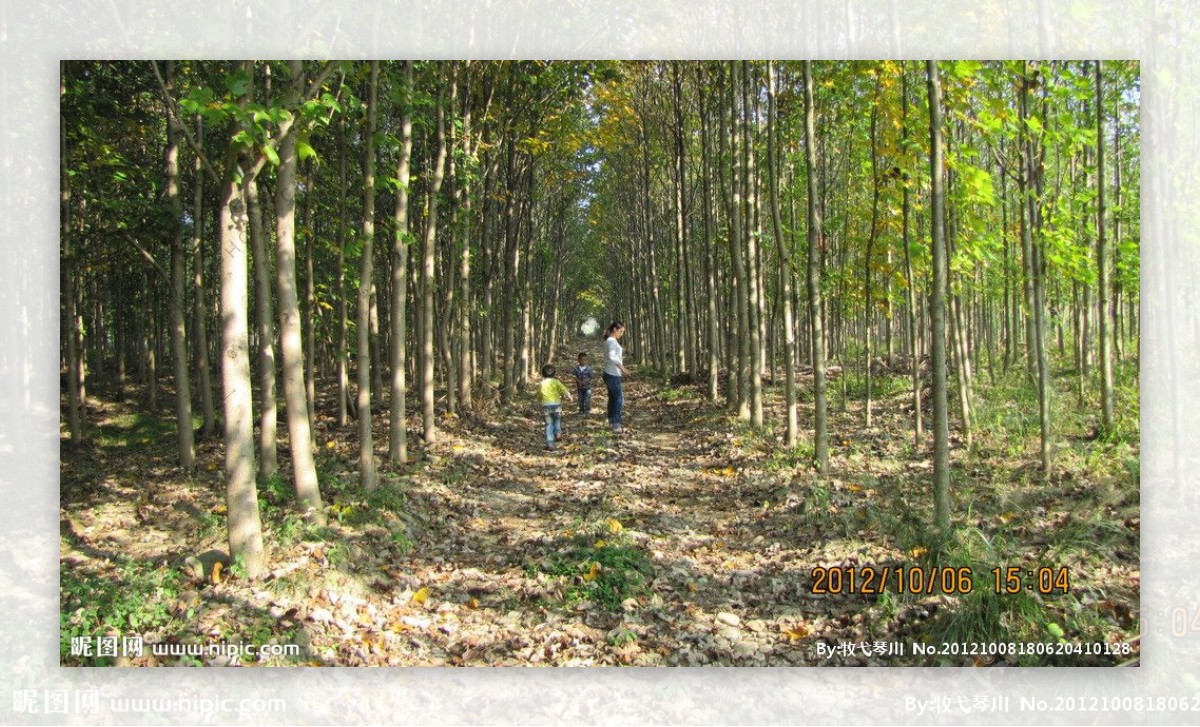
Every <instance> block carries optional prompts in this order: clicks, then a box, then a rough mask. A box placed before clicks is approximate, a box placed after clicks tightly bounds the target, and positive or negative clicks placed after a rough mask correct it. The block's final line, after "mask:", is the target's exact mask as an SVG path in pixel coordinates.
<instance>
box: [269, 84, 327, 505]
mask: <svg viewBox="0 0 1200 727" xmlns="http://www.w3.org/2000/svg"><path fill="white" fill-rule="evenodd" d="M290 70H291V76H292V89H291V91H290V92H289V96H290V99H291V100H293V101H294V100H295V99H296V97H297V95H298V90H299V86H298V84H300V82H301V75H300V70H301V64H300V62H299V61H292V62H291V64H290ZM297 133H298V132H297V131H296V130H295V129H293V130H292V131H291V132H290V133H288V134H287V135H286V136H284V137H283V139H282V140H281V141H280V144H279V150H278V153H279V170H278V172H277V180H276V184H275V225H276V227H275V241H276V259H277V263H278V265H277V269H276V277H277V281H276V282H277V284H278V286H279V342H280V346H279V347H280V349H281V352H282V354H283V396H284V400H285V401H286V402H287V427H288V448H289V451H290V452H291V455H292V477H293V479H294V485H295V490H296V497H297V499H299V500H300V502H301V503H303V504H304V506H305V507H306V509H307V516H308V517H309V518H310V519H311V520H312V521H313V522H315V523H317V524H324V522H325V513H324V510H323V509H322V502H321V490H320V486H319V482H318V479H317V468H316V462H315V460H314V457H313V442H312V429H311V428H310V425H309V403H308V391H307V388H306V383H305V380H304V344H303V341H302V339H301V334H300V329H301V326H300V304H299V297H298V295H297V291H296V224H295V222H296V165H297V160H296V134H297ZM309 193H310V194H311V193H312V190H309ZM310 277H311V276H310ZM308 345H309V346H312V345H313V341H312V340H311V339H310V340H309V342H308Z"/></svg>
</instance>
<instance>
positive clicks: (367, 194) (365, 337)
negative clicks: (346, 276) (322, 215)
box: [358, 61, 379, 490]
mask: <svg viewBox="0 0 1200 727" xmlns="http://www.w3.org/2000/svg"><path fill="white" fill-rule="evenodd" d="M368 84H369V86H368V89H369V90H368V96H369V98H368V101H367V118H366V126H365V128H364V129H363V140H364V142H365V147H366V149H365V152H364V156H363V216H362V236H363V245H362V260H361V265H362V267H361V275H360V276H359V279H358V484H359V485H361V486H362V488H363V489H365V490H373V489H375V487H376V485H378V484H379V476H378V473H377V472H376V468H375V440H374V437H373V434H372V431H371V423H372V422H371V336H370V334H371V286H372V284H373V281H374V279H375V277H374V262H375V118H376V114H377V113H378V108H377V106H378V104H377V98H376V95H377V89H378V86H379V61H371V77H370V80H369V81H368Z"/></svg>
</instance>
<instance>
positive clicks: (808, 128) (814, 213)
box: [804, 61, 829, 474]
mask: <svg viewBox="0 0 1200 727" xmlns="http://www.w3.org/2000/svg"><path fill="white" fill-rule="evenodd" d="M813 116H814V113H813V79H812V62H811V61H804V146H805V168H806V171H807V176H808V318H809V321H811V325H812V339H813V345H812V349H813V356H812V358H813V398H814V401H815V403H814V408H815V411H814V414H813V417H814V422H815V424H814V429H815V431H814V432H813V450H814V452H815V456H816V463H817V471H818V472H820V473H822V474H824V473H825V471H826V469H827V468H828V466H829V434H828V424H827V410H828V406H827V404H826V401H825V346H824V332H823V326H822V321H821V317H822V311H821V270H820V261H819V258H820V247H821V215H820V213H819V212H818V207H817V178H816V173H817V169H818V167H817V150H816V146H815V145H816V139H817V133H816V128H815V124H814V119H813Z"/></svg>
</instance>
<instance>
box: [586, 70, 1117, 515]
mask: <svg viewBox="0 0 1200 727" xmlns="http://www.w3.org/2000/svg"><path fill="white" fill-rule="evenodd" d="M814 66H815V69H814ZM1137 70H1138V69H1137V64H1136V63H1118V62H1105V63H1103V64H1101V63H1098V62H1088V61H1081V62H1047V63H1033V62H1006V63H987V64H985V63H976V62H955V63H944V64H932V63H930V64H926V66H925V67H924V68H922V67H920V65H919V64H916V63H901V62H847V63H817V64H810V63H780V64H775V63H765V64H762V63H759V64H755V63H748V62H726V63H707V64H691V63H688V64H684V63H678V62H670V63H652V64H644V65H642V66H641V67H640V68H638V69H635V70H632V71H631V76H633V81H632V82H627V83H625V84H623V85H617V84H612V85H610V86H609V87H607V88H605V89H603V92H602V93H600V94H599V96H600V103H601V104H602V105H603V106H604V108H606V109H607V112H608V113H609V114H611V115H613V116H615V117H619V118H621V121H620V122H619V123H618V122H614V123H612V124H611V125H610V127H611V136H610V137H605V138H604V139H603V140H602V150H603V151H602V157H603V159H604V163H605V164H607V165H609V166H610V167H612V168H614V169H615V170H616V173H614V174H608V175H604V176H603V177H602V178H603V179H604V180H605V181H606V183H607V184H608V186H607V187H606V188H605V195H606V197H605V199H606V201H607V204H605V205H604V206H603V207H602V208H601V209H602V210H603V214H601V215H599V217H600V219H599V220H598V221H597V225H598V226H600V227H601V228H602V229H604V230H605V231H606V233H607V235H606V236H607V239H609V240H610V245H612V246H613V248H614V249H616V250H618V251H619V253H618V254H616V255H614V256H612V259H613V260H614V263H613V267H612V270H611V274H612V275H613V276H614V277H618V278H620V279H622V280H623V281H625V282H626V283H627V285H624V286H622V287H621V290H623V291H627V293H626V294H625V296H624V298H623V299H622V306H623V307H624V308H625V309H626V310H627V311H629V313H628V315H629V318H631V319H632V320H633V321H634V322H635V324H640V325H635V326H634V327H633V330H632V338H633V339H634V340H635V341H637V343H638V345H636V346H635V350H637V351H638V352H640V353H642V354H643V357H644V360H646V361H648V362H649V363H652V364H653V365H655V366H657V367H660V368H663V369H683V370H688V371H697V370H699V371H702V372H703V371H707V377H706V378H707V381H706V387H707V390H708V392H709V396H710V397H712V398H716V397H717V395H718V384H719V381H718V376H717V374H718V370H721V369H723V370H725V371H728V372H729V386H728V396H727V397H726V400H727V402H728V404H729V406H730V407H731V408H733V409H734V410H736V411H737V413H738V415H739V416H740V417H742V418H744V419H748V420H750V421H751V422H752V423H754V424H762V423H763V417H764V414H763V409H762V391H763V379H762V377H763V375H764V374H765V373H767V372H774V371H776V370H778V369H779V368H780V367H779V366H778V364H779V362H780V360H782V361H784V362H788V363H787V364H785V365H783V366H782V369H783V370H782V374H783V378H784V382H785V389H786V391H787V415H786V422H787V427H788V433H787V437H788V438H787V442H788V444H789V446H790V445H794V444H795V443H796V441H797V437H798V421H797V415H796V411H797V407H796V393H795V392H796V379H795V372H796V366H797V365H801V364H807V365H808V366H810V367H811V371H812V376H813V380H814V383H813V389H814V395H813V399H814V407H813V409H814V412H813V418H812V419H813V421H812V426H811V429H812V430H813V431H814V451H815V459H816V464H817V467H818V468H819V469H821V470H823V469H824V468H825V466H826V462H827V457H828V442H827V438H828V435H827V429H828V424H827V415H826V412H827V407H828V404H827V397H826V384H825V378H826V372H825V368H826V364H827V361H830V360H832V361H835V362H836V363H837V364H838V365H839V366H846V367H849V366H855V367H856V368H857V369H858V370H859V371H861V372H862V375H863V377H864V378H865V389H866V396H865V401H864V402H863V403H864V406H863V415H864V419H865V425H866V426H868V427H870V426H871V425H872V409H873V402H872V376H873V374H874V372H875V371H876V370H877V366H876V365H874V364H878V363H880V361H879V360H878V359H882V360H883V362H885V363H891V362H893V361H894V360H895V359H896V355H897V351H898V350H899V351H900V352H902V354H903V357H905V358H907V360H908V361H910V362H913V365H912V366H911V367H910V371H911V375H912V377H913V384H912V395H913V404H912V411H913V431H914V437H915V440H916V442H917V443H918V444H920V443H921V442H922V437H923V429H924V424H925V423H924V422H923V420H922V404H923V401H922V391H923V389H924V387H923V385H922V381H921V368H920V361H922V360H924V359H925V358H926V357H928V358H929V360H930V363H931V369H932V370H931V371H930V374H931V378H932V396H933V407H932V408H933V411H934V429H935V434H936V435H937V436H935V442H936V443H937V446H936V452H935V453H936V455H937V457H936V461H937V463H938V471H939V477H938V481H939V483H945V482H946V477H945V472H946V466H947V465H946V462H947V442H948V437H947V436H946V434H945V432H946V430H947V428H948V413H947V411H946V409H945V407H944V406H943V402H944V401H947V394H946V386H947V385H948V384H950V383H952V384H954V385H955V392H954V393H955V394H956V396H955V397H954V398H955V399H956V400H957V407H956V414H957V419H958V425H959V427H960V428H961V432H962V435H963V438H964V440H965V441H966V443H967V446H968V447H969V446H970V445H971V434H972V428H973V425H972V408H973V405H972V400H973V398H974V397H975V396H976V395H975V393H974V384H975V380H976V378H977V377H978V376H979V375H981V372H983V371H986V372H987V375H988V376H989V377H990V379H991V380H995V378H996V376H997V369H1001V370H1007V369H1008V368H1009V367H1010V366H1014V365H1019V362H1020V365H1023V366H1024V368H1025V370H1026V372H1027V375H1028V380H1029V381H1030V383H1031V384H1033V386H1034V387H1035V388H1036V390H1037V398H1038V402H1039V412H1038V420H1039V422H1040V425H1041V437H1040V441H1041V451H1040V457H1041V465H1042V468H1043V470H1044V471H1049V469H1050V467H1051V461H1050V452H1051V449H1050V441H1051V438H1052V429H1051V418H1050V407H1049V403H1050V399H1051V397H1052V395H1053V393H1052V389H1051V382H1050V372H1051V361H1050V350H1049V347H1050V345H1051V344H1050V340H1051V339H1052V338H1053V337H1054V335H1055V333H1056V332H1057V340H1058V346H1059V349H1060V351H1061V352H1063V353H1064V354H1065V353H1066V352H1065V350H1064V348H1065V343H1064V342H1065V340H1067V339H1069V340H1071V341H1072V350H1071V352H1070V354H1069V355H1066V356H1065V357H1066V358H1067V359H1068V360H1070V361H1071V362H1072V364H1073V368H1074V371H1075V372H1076V388H1077V393H1078V397H1079V405H1080V406H1083V405H1084V400H1085V388H1086V387H1085V384H1086V382H1087V381H1088V380H1089V377H1090V376H1091V375H1092V374H1091V369H1092V367H1094V368H1095V369H1097V370H1098V374H1099V376H1098V382H1097V384H1098V388H1099V397H1098V399H1099V402H1100V405H1099V407H1098V409H1099V411H1098V419H1099V420H1100V428H1101V429H1105V430H1107V429H1111V427H1112V426H1113V400H1114V397H1113V389H1114V384H1113V363H1114V360H1116V359H1128V358H1136V356H1135V353H1136V351H1135V350H1131V349H1132V348H1133V345H1134V342H1136V340H1137V338H1138V337H1137V326H1138V311H1137V300H1138V239H1139V229H1138V210H1139V204H1138V189H1137V180H1138V168H1137V166H1138V165H1137V161H1138V150H1137V147H1138V144H1139V131H1138V126H1137V103H1138V97H1139V93H1138V75H1137ZM1106 159H1107V160H1108V163H1107V165H1106V163H1105V160H1106ZM1106 198H1107V199H1108V200H1112V202H1109V203H1107V204H1106ZM1114 202H1115V203H1114ZM1113 240H1115V241H1116V243H1115V244H1113V242H1112V241H1113ZM647 273H648V274H647ZM797 281H803V283H802V284H801V285H796V282H797ZM664 291H670V294H669V295H668V294H666V293H664ZM802 298H803V300H802ZM702 358H706V359H707V360H698V359H702ZM873 362H874V363H873ZM856 364H857V365H856ZM947 366H949V375H948V372H947ZM885 368H887V367H886V366H885ZM842 382H843V386H844V385H845V378H844V377H843V379H842ZM939 491H940V492H943V493H944V488H939ZM939 505H940V507H939V514H938V515H939V521H940V522H943V523H944V522H946V518H947V517H948V514H947V513H948V510H947V509H946V508H947V506H946V499H945V498H944V497H943V498H939Z"/></svg>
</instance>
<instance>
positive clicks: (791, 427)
mask: <svg viewBox="0 0 1200 727" xmlns="http://www.w3.org/2000/svg"><path fill="white" fill-rule="evenodd" d="M767 91H768V93H767V100H768V106H767V181H768V182H769V184H770V192H771V224H772V232H773V234H774V237H775V251H776V254H777V255H778V256H779V297H780V299H781V301H782V303H783V363H784V387H785V388H784V396H785V398H786V401H787V446H788V447H795V446H796V445H797V444H798V441H799V431H798V430H799V424H798V421H797V415H796V365H795V328H794V324H793V321H792V261H791V256H790V254H789V253H788V249H787V246H786V245H785V244H784V241H783V225H782V224H781V222H780V214H781V213H780V209H779V167H780V164H779V138H778V136H777V134H778V128H777V127H778V124H777V121H776V116H777V115H778V113H779V112H778V109H777V108H776V98H775V96H776V79H775V67H774V64H772V63H770V62H768V63H767Z"/></svg>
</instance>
